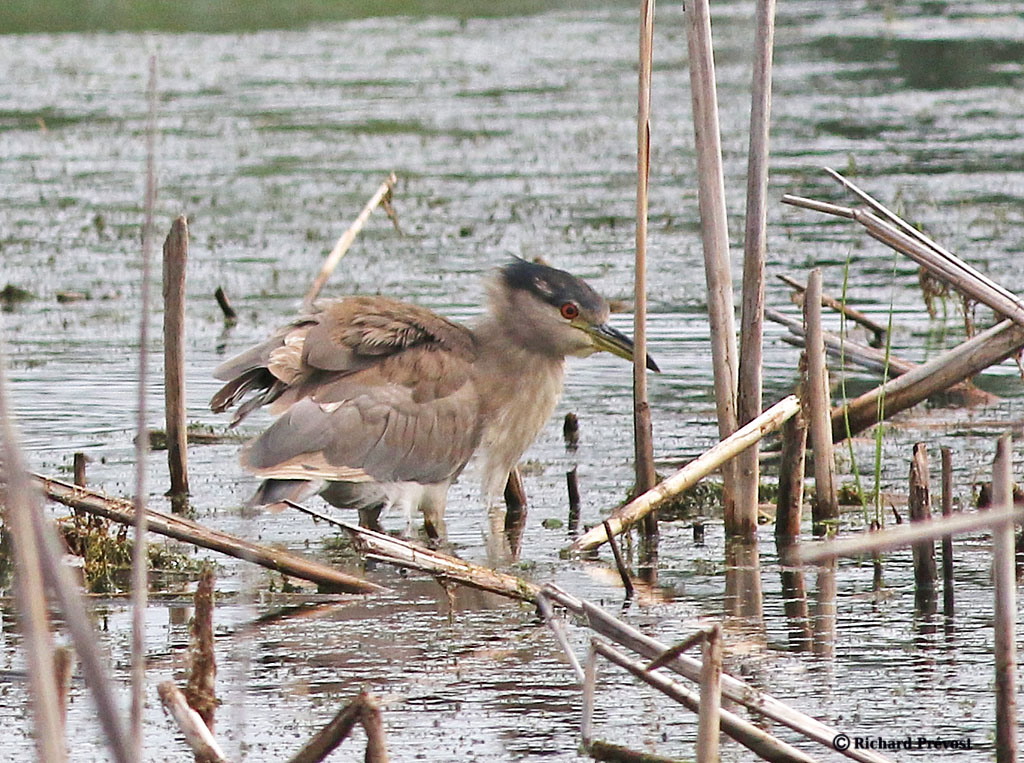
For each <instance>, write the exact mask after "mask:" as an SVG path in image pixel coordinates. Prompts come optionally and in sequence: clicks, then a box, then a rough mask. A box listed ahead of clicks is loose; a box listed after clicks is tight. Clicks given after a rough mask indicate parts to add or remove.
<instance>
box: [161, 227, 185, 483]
mask: <svg viewBox="0 0 1024 763" xmlns="http://www.w3.org/2000/svg"><path fill="white" fill-rule="evenodd" d="M187 264H188V221H187V220H186V219H185V216H184V215H179V216H178V218H177V219H176V220H175V221H174V222H173V223H172V224H171V230H170V232H169V233H168V234H167V238H166V239H165V240H164V263H163V276H164V417H165V421H166V425H167V429H166V431H167V469H168V471H169V473H170V476H171V490H170V493H169V495H170V496H171V497H172V498H176V499H177V502H178V503H181V502H182V501H183V499H184V496H186V495H188V448H187V445H188V442H187V436H188V427H187V426H186V424H185V273H186V268H187Z"/></svg>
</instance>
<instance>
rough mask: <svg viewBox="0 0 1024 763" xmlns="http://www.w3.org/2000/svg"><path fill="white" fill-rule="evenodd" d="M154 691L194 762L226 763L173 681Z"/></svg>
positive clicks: (210, 733) (210, 735) (218, 746)
mask: <svg viewBox="0 0 1024 763" xmlns="http://www.w3.org/2000/svg"><path fill="white" fill-rule="evenodd" d="M156 691H157V694H159V695H160V702H161V703H162V704H163V706H164V709H165V710H166V711H167V712H168V713H170V715H171V717H172V718H173V719H174V722H175V723H176V724H178V730H179V731H181V733H182V734H183V735H184V737H185V742H186V743H187V744H188V746H189V749H191V750H192V753H193V754H194V755H195V756H196V760H197V761H203V763H227V758H226V757H225V755H224V751H223V750H222V749H221V747H220V744H218V743H217V740H216V738H214V736H213V732H212V731H210V729H208V728H207V727H206V724H205V723H203V719H202V718H201V717H200V716H199V713H197V712H196V711H195V710H193V709H192V708H191V707H189V706H188V702H186V701H185V695H184V694H182V693H181V691H180V690H179V689H178V687H177V686H175V685H174V681H163V682H161V683H160V684H159V685H158V686H157V687H156Z"/></svg>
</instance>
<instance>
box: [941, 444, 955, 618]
mask: <svg viewBox="0 0 1024 763" xmlns="http://www.w3.org/2000/svg"><path fill="white" fill-rule="evenodd" d="M940 452H941V453H942V516H943V517H951V516H953V454H952V451H950V449H949V448H948V447H946V446H943V448H942V450H941V451H940ZM953 599H954V596H953V536H952V535H943V536H942V613H943V614H944V615H945V616H946V617H952V616H953V604H954V601H953Z"/></svg>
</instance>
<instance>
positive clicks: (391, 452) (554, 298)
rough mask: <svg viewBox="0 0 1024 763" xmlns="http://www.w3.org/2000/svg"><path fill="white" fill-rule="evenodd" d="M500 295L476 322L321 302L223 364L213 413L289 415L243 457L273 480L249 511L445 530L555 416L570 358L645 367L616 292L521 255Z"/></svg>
mask: <svg viewBox="0 0 1024 763" xmlns="http://www.w3.org/2000/svg"><path fill="white" fill-rule="evenodd" d="M486 293H487V310H486V312H485V313H484V315H483V316H482V317H481V319H479V321H478V322H477V323H476V324H475V325H474V326H472V327H467V326H463V325H460V324H458V323H455V322H453V321H450V320H448V319H446V318H444V317H442V316H440V315H438V314H436V313H434V312H432V311H430V310H427V309H425V308H423V307H420V306H417V305H414V304H409V303H407V302H401V301H398V300H395V299H391V298H389V297H383V296H351V297H345V298H341V299H325V300H321V301H320V302H318V303H316V305H315V306H314V307H313V309H312V310H311V311H309V312H308V313H307V314H304V315H301V316H299V317H298V318H296V319H295V320H293V321H291V322H290V323H288V324H287V325H285V326H284V327H282V328H280V329H279V330H277V331H276V332H275V333H274V334H273V335H272V336H271V337H270V338H269V339H267V340H266V341H264V342H262V343H261V344H258V345H256V346H255V347H252V348H250V349H248V350H246V351H244V352H242V353H241V354H239V355H237V356H235V357H233V358H231V359H229V360H227V361H225V362H224V363H222V364H221V365H219V366H218V367H217V368H216V369H215V370H214V376H215V377H216V378H217V379H220V380H222V381H225V382H226V384H224V386H223V387H222V388H221V389H220V390H219V391H218V392H217V393H216V394H215V395H214V396H213V398H212V400H211V402H210V407H211V408H212V409H213V411H215V412H217V413H220V412H223V411H226V410H228V409H229V408H231V407H232V406H236V405H237V406H238V407H237V411H236V413H235V414H234V418H233V420H232V422H231V426H236V425H237V424H238V423H239V422H240V421H242V420H243V419H244V418H245V417H246V416H247V415H248V414H249V413H251V412H252V411H254V410H256V409H257V408H260V407H261V406H269V410H270V412H271V413H272V414H275V415H277V418H276V419H275V420H274V422H273V423H272V424H271V425H270V426H269V427H268V428H267V429H266V430H265V431H263V433H262V434H260V435H259V436H257V437H256V438H255V439H253V440H252V441H250V442H249V443H247V444H246V445H245V446H244V447H243V449H242V456H241V459H242V464H243V466H244V467H245V468H246V469H248V470H249V471H250V472H252V473H253V474H254V475H256V476H257V477H259V478H261V479H262V483H261V484H260V486H259V488H258V489H257V491H256V494H255V495H254V496H253V498H252V499H251V501H250V504H252V505H271V504H282V503H284V502H285V501H289V500H290V501H302V500H305V499H306V498H308V497H310V496H312V495H315V494H318V493H319V494H320V495H321V497H322V498H324V499H325V500H326V501H327V502H328V503H330V504H332V505H334V506H337V507H340V508H349V509H358V510H359V511H360V521H364V519H365V520H367V521H368V522H370V523H371V524H372V523H375V520H376V517H377V516H378V515H379V513H380V511H381V509H388V508H392V507H393V508H397V509H400V510H401V511H402V513H403V515H404V516H405V518H406V523H407V528H411V526H412V524H411V523H412V516H413V512H414V511H415V510H419V511H420V512H422V514H423V518H424V525H425V528H426V530H427V532H428V534H430V535H432V536H434V537H436V536H440V535H443V532H444V511H445V505H446V503H447V495H448V488H449V487H450V486H451V484H452V483H453V482H454V481H455V480H456V479H457V478H458V477H459V475H460V474H461V472H462V471H463V469H464V468H465V466H466V464H467V463H468V462H469V460H470V457H471V456H473V454H474V453H475V452H476V451H477V450H478V449H480V450H482V452H483V469H482V475H483V486H482V492H483V495H484V497H485V500H486V501H488V502H489V503H493V502H494V501H496V499H497V497H498V496H500V495H501V493H502V490H503V488H504V486H505V482H506V480H507V477H508V474H509V472H510V471H511V470H512V469H513V468H514V467H515V466H516V464H517V463H518V462H519V459H520V457H521V456H522V454H523V453H524V452H525V451H526V449H527V448H528V447H529V446H530V444H531V443H532V442H533V441H534V439H535V438H536V437H537V435H538V434H539V433H540V431H541V429H542V428H543V427H544V424H545V423H546V422H547V420H548V419H549V418H550V416H551V414H552V413H553V411H554V409H555V406H556V404H557V402H558V400H559V398H560V396H561V393H562V385H563V378H564V370H565V359H566V357H568V356H578V357H586V356H588V355H591V354H593V353H595V352H599V351H607V352H611V353H613V354H615V355H617V356H619V357H622V358H625V359H628V360H632V359H633V350H634V348H633V341H632V339H631V338H630V337H628V336H627V335H625V334H623V333H622V332H620V331H618V330H617V329H615V328H613V327H611V326H610V325H608V316H609V307H608V303H607V302H606V301H605V299H604V298H602V297H601V296H600V295H599V294H598V293H597V292H596V291H594V289H592V288H591V287H590V286H589V285H588V284H587V283H586V282H584V281H583V280H581V279H579V278H576V277H575V276H573V275H570V274H569V273H567V272H565V271H564V270H559V269H557V268H554V267H550V266H548V265H544V264H539V263H535V262H528V261H526V260H522V259H518V258H516V259H513V261H512V262H510V263H508V264H506V265H504V266H502V267H500V268H497V269H496V271H495V272H494V273H493V274H492V276H491V277H490V278H489V279H488V281H487V283H486ZM645 365H646V367H647V368H648V369H650V370H653V371H658V370H659V369H658V366H657V364H656V363H655V362H654V361H653V360H652V359H651V358H650V356H647V357H646V359H645ZM364 523H366V522H364Z"/></svg>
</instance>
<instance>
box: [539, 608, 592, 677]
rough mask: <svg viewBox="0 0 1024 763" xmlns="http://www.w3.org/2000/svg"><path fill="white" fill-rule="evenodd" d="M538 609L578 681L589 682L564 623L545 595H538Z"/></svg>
mask: <svg viewBox="0 0 1024 763" xmlns="http://www.w3.org/2000/svg"><path fill="white" fill-rule="evenodd" d="M537 609H538V610H539V611H540V614H541V617H543V618H544V622H545V624H546V625H547V626H548V630H550V631H551V633H552V634H554V636H555V640H556V641H557V642H558V645H559V646H560V647H562V652H563V653H564V654H565V659H567V660H568V661H569V666H570V667H571V668H572V672H573V673H575V674H576V680H577V681H579V682H580V683H581V684H582V683H584V682H585V681H586V680H587V676H586V673H585V671H584V670H583V667H582V666H581V665H580V661H579V660H578V659H576V653H575V652H574V651H573V650H572V646H570V645H569V639H568V638H566V635H565V629H564V628H563V627H562V621H561V620H559V619H558V618H556V617H555V613H554V610H552V609H551V602H550V601H548V600H547V598H546V597H545V596H544V595H543V594H538V595H537Z"/></svg>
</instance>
